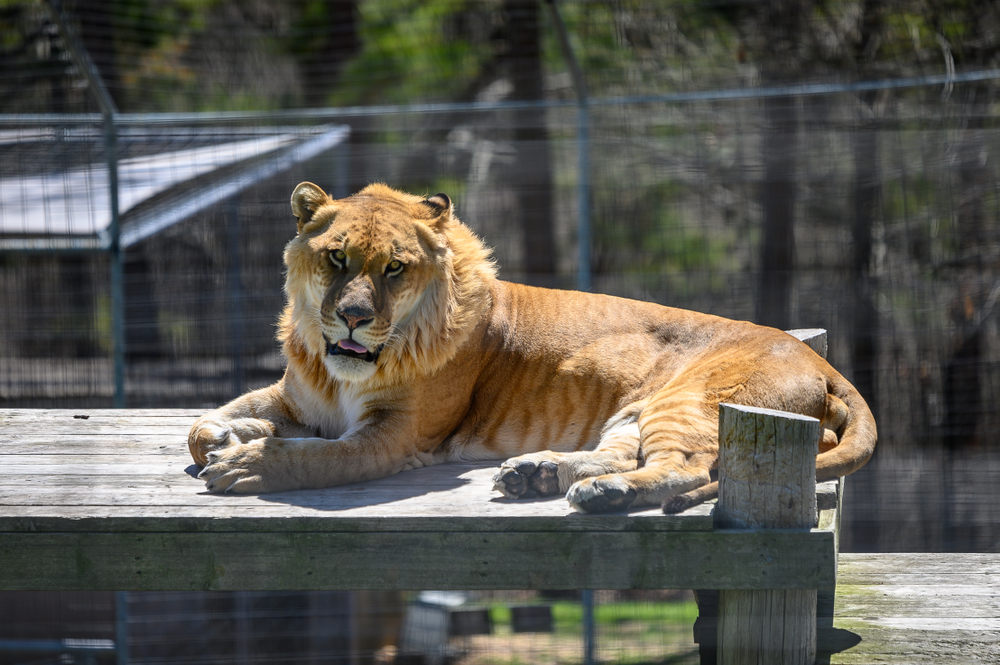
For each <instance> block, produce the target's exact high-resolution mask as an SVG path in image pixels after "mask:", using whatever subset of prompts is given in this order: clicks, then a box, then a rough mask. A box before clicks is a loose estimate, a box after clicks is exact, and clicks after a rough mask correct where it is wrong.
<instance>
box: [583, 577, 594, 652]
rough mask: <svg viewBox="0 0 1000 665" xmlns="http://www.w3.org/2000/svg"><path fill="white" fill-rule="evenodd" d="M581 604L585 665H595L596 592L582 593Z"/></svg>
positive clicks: (587, 591) (585, 591)
mask: <svg viewBox="0 0 1000 665" xmlns="http://www.w3.org/2000/svg"><path fill="white" fill-rule="evenodd" d="M580 602H581V603H582V604H583V664H584V665H594V645H595V642H596V640H595V636H594V592H593V591H589V590H584V591H581V592H580Z"/></svg>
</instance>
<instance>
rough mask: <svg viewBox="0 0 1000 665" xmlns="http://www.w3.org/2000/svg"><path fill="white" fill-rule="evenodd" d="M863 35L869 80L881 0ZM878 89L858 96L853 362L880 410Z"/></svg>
mask: <svg viewBox="0 0 1000 665" xmlns="http://www.w3.org/2000/svg"><path fill="white" fill-rule="evenodd" d="M861 11H862V16H861V33H860V37H861V38H860V39H859V40H858V41H857V42H856V45H855V52H854V60H855V64H856V67H857V70H858V72H859V75H860V78H867V77H868V75H869V74H870V73H871V71H872V68H871V66H870V62H871V60H872V59H874V57H875V52H876V51H877V49H878V43H879V40H880V38H881V32H882V27H883V23H882V4H881V0H866V1H865V2H864V4H863V5H862V8H861ZM877 97H878V93H877V92H875V91H870V92H863V93H861V94H860V95H859V97H858V114H857V118H858V119H857V128H856V130H855V132H854V219H853V220H852V223H851V240H852V243H853V252H852V256H851V274H850V286H851V298H852V302H851V364H852V366H853V369H854V375H853V376H852V382H853V383H854V387H855V388H857V389H858V392H860V393H861V395H862V397H864V398H865V400H866V401H867V402H868V406H869V407H870V408H871V410H872V412H873V413H878V409H877V403H876V402H877V395H878V393H877V392H876V385H875V369H876V365H877V361H878V357H877V354H878V348H877V340H878V334H879V320H878V312H877V310H876V308H875V289H874V285H873V283H872V247H873V243H872V233H873V231H874V229H875V221H876V216H877V214H878V206H879V201H880V197H881V191H880V185H879V179H880V176H879V168H878V159H879V150H878V134H877V131H876V123H877V118H878V107H877Z"/></svg>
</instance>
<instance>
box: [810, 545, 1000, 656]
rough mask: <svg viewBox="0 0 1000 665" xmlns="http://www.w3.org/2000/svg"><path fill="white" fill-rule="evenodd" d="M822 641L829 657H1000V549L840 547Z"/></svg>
mask: <svg viewBox="0 0 1000 665" xmlns="http://www.w3.org/2000/svg"><path fill="white" fill-rule="evenodd" d="M823 623H824V622H823V619H822V618H821V619H820V624H821V625H823ZM828 623H829V619H827V624H828ZM819 644H820V649H821V650H822V649H823V648H824V647H826V648H828V649H831V650H835V653H833V654H832V655H831V656H830V662H831V663H927V664H928V665H929V664H931V663H935V664H938V663H946V664H947V663H953V664H955V665H958V664H962V665H967V664H970V663H1000V554H841V555H840V565H839V571H838V577H837V598H836V604H835V610H834V619H833V628H832V629H830V628H827V629H825V630H821V631H820V633H819Z"/></svg>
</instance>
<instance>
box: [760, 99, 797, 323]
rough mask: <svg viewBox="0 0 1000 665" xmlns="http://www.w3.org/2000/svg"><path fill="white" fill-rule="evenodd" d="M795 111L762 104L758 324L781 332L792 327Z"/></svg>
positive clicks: (792, 105) (788, 104)
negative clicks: (762, 161) (762, 175)
mask: <svg viewBox="0 0 1000 665" xmlns="http://www.w3.org/2000/svg"><path fill="white" fill-rule="evenodd" d="M797 148H798V109H797V108H796V99H795V98H794V97H768V98H766V99H765V100H764V182H763V183H762V186H761V204H762V209H763V214H764V220H763V222H764V223H763V229H764V238H763V244H762V246H761V268H760V289H759V292H758V301H757V322H758V323H761V324H763V325H766V326H774V327H775V328H780V329H782V330H784V329H787V328H788V327H789V324H790V315H789V304H790V302H791V293H792V271H793V270H794V268H795V152H796V150H797Z"/></svg>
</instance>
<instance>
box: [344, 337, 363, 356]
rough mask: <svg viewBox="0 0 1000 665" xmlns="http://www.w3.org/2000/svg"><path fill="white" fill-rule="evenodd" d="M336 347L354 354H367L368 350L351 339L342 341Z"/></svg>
mask: <svg viewBox="0 0 1000 665" xmlns="http://www.w3.org/2000/svg"><path fill="white" fill-rule="evenodd" d="M337 346H339V347H340V348H342V349H346V350H347V351H354V352H355V353H368V349H366V348H365V347H363V346H361V345H360V344H358V343H357V342H355V341H354V340H353V339H342V340H340V341H339V342H337Z"/></svg>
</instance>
